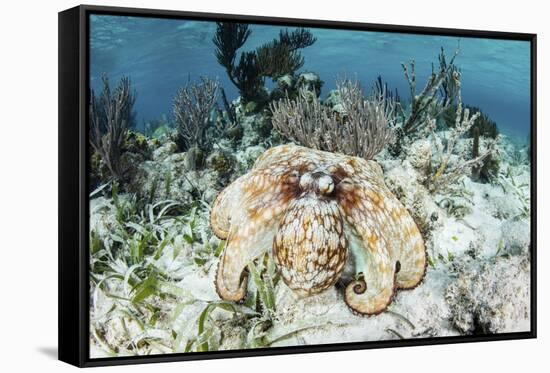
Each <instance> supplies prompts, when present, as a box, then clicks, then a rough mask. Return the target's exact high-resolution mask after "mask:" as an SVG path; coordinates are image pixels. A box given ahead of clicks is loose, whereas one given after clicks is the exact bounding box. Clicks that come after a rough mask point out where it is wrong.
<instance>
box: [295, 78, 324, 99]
mask: <svg viewBox="0 0 550 373" xmlns="http://www.w3.org/2000/svg"><path fill="white" fill-rule="evenodd" d="M323 84H324V82H323V81H322V80H321V77H320V76H319V74H317V73H314V72H305V73H301V74H300V75H298V79H297V80H296V89H297V90H298V91H306V92H311V93H313V94H315V97H319V95H320V94H321V87H322V86H323Z"/></svg>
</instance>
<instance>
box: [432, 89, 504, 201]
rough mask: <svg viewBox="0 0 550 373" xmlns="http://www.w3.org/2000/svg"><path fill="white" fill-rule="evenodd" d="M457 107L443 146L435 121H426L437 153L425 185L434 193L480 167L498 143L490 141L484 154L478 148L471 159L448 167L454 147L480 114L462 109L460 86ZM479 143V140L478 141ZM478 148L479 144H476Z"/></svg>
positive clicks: (494, 140) (496, 140) (493, 140)
mask: <svg viewBox="0 0 550 373" xmlns="http://www.w3.org/2000/svg"><path fill="white" fill-rule="evenodd" d="M458 91H459V92H458V105H457V109H456V120H455V124H454V127H453V128H452V129H451V132H450V135H449V138H448V139H447V141H446V145H445V146H443V145H442V144H441V143H440V142H439V141H438V137H437V135H436V132H435V129H436V120H435V118H430V119H428V125H427V130H428V132H429V133H430V135H431V138H432V140H433V143H434V145H435V148H436V153H437V156H436V158H437V166H436V171H435V173H434V174H433V175H431V176H430V177H428V179H427V184H428V188H429V189H430V191H432V192H435V191H438V190H442V189H444V188H446V187H448V186H449V185H450V184H452V183H454V182H455V181H456V180H458V179H459V178H460V177H461V176H463V175H465V174H467V173H469V172H470V171H471V170H472V168H474V167H476V168H477V167H480V166H482V165H483V164H484V161H485V160H486V159H487V158H488V157H490V156H491V154H493V153H494V152H495V151H496V145H497V143H498V137H497V138H496V139H492V140H490V141H489V142H488V143H487V145H486V149H485V151H484V152H482V153H481V152H480V151H479V148H478V149H477V150H474V151H473V153H472V157H471V159H469V160H464V161H461V162H458V163H457V164H456V165H455V166H453V167H451V168H450V167H449V164H450V161H451V158H452V156H453V154H454V150H455V147H456V145H457V143H458V140H459V139H460V138H461V137H462V136H463V135H464V134H465V133H467V132H468V131H469V130H470V129H471V128H472V126H474V124H475V122H476V120H477V119H478V118H479V116H480V113H479V112H477V113H475V114H472V115H471V114H470V110H469V109H468V108H466V109H463V108H462V100H461V98H460V85H459V86H458ZM478 141H479V139H478ZM478 147H479V143H478Z"/></svg>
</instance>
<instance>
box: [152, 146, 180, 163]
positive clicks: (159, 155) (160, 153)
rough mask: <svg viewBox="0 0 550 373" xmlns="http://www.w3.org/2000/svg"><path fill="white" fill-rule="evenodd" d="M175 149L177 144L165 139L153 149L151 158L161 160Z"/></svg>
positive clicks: (175, 150) (176, 149)
mask: <svg viewBox="0 0 550 373" xmlns="http://www.w3.org/2000/svg"><path fill="white" fill-rule="evenodd" d="M177 151H178V145H177V144H176V143H175V142H174V141H166V142H165V143H163V144H162V145H161V146H159V147H158V148H157V149H155V150H154V151H153V160H155V161H162V160H164V159H165V158H166V157H168V156H170V155H172V154H174V153H175V152H177Z"/></svg>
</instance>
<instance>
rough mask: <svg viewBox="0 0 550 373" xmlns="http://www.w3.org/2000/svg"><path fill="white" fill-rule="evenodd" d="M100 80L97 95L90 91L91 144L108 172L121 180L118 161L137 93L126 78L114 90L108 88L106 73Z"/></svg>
mask: <svg viewBox="0 0 550 373" xmlns="http://www.w3.org/2000/svg"><path fill="white" fill-rule="evenodd" d="M102 82H103V89H102V91H101V94H100V95H99V97H96V96H95V93H94V91H93V90H92V92H91V102H90V144H91V145H92V147H93V149H94V151H95V152H96V154H98V155H99V156H100V157H101V160H102V161H103V162H104V164H105V165H106V166H107V168H108V169H109V172H110V173H111V175H112V176H113V177H114V178H116V179H118V180H120V179H122V178H123V176H124V171H125V170H124V167H123V165H122V162H121V156H122V153H123V150H122V148H123V144H124V139H125V137H126V135H127V133H128V130H129V128H130V127H131V125H132V121H133V114H132V109H133V106H134V102H135V99H136V95H135V93H134V92H132V90H131V83H130V79H129V78H128V77H123V78H121V79H120V82H119V84H118V86H117V87H116V88H115V90H114V91H111V88H110V86H109V80H108V79H107V77H106V76H103V78H102Z"/></svg>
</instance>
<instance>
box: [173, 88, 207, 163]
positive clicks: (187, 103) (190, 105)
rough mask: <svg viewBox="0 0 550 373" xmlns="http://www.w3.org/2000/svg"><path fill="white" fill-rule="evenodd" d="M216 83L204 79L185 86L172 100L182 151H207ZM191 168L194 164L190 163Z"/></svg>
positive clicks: (196, 152) (193, 152)
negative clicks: (208, 130)
mask: <svg viewBox="0 0 550 373" xmlns="http://www.w3.org/2000/svg"><path fill="white" fill-rule="evenodd" d="M217 93H218V82H217V81H215V80H211V79H209V78H206V77H202V78H201V82H200V83H198V84H187V86H185V87H183V88H181V89H180V90H179V91H178V93H177V95H176V98H175V100H174V116H175V118H176V126H177V127H176V128H177V132H178V142H179V143H180V147H181V148H182V149H183V150H186V151H188V152H190V153H192V154H196V155H197V156H196V157H194V158H195V161H196V160H198V153H200V152H203V151H207V150H209V149H210V147H211V145H212V144H211V141H212V139H210V138H209V137H208V136H207V129H208V126H209V123H208V121H209V117H210V112H211V110H212V109H213V107H214V105H215V104H216V98H217ZM192 163H193V164H192V165H191V167H192V168H194V167H195V166H196V162H192Z"/></svg>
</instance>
